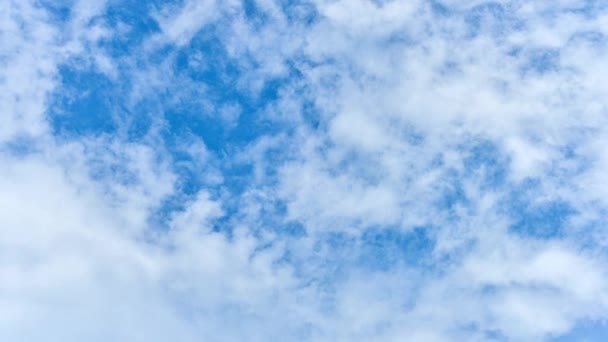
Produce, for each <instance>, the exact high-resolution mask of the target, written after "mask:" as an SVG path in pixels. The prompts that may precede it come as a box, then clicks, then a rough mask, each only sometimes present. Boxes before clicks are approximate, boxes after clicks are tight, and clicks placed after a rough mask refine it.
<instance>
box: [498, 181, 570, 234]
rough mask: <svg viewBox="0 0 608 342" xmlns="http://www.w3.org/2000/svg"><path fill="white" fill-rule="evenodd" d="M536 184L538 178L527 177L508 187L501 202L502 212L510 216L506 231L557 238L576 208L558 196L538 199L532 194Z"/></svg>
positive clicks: (537, 183)
mask: <svg viewBox="0 0 608 342" xmlns="http://www.w3.org/2000/svg"><path fill="white" fill-rule="evenodd" d="M538 186H539V181H538V180H528V181H526V182H524V183H522V184H521V185H519V186H516V187H513V188H512V190H511V192H510V196H509V197H508V198H507V200H506V202H505V211H506V213H507V214H508V215H509V217H511V218H512V219H513V223H512V225H511V227H510V230H511V232H513V233H515V234H519V235H522V236H526V237H533V238H538V239H550V238H559V237H560V236H563V234H564V233H565V229H566V227H567V224H568V220H569V219H570V218H571V217H573V215H575V214H576V209H575V208H573V207H572V205H571V204H569V203H568V202H566V201H564V200H560V199H550V200H539V199H538V198H537V197H536V196H535V195H534V194H535V193H536V191H537V190H538Z"/></svg>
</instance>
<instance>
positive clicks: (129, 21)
mask: <svg viewBox="0 0 608 342" xmlns="http://www.w3.org/2000/svg"><path fill="white" fill-rule="evenodd" d="M167 3H168V2H167V1H161V0H155V1H137V0H127V1H115V2H111V3H110V4H109V5H108V7H107V9H106V12H105V15H104V17H103V20H104V21H105V23H107V25H109V26H110V27H115V28H119V31H118V33H117V34H114V35H112V36H111V37H110V38H109V39H102V40H101V42H100V43H99V44H100V47H101V48H103V49H104V51H105V52H106V53H108V55H109V56H111V57H113V58H117V57H123V56H128V57H129V58H133V57H134V50H136V49H138V48H139V47H140V45H141V43H142V42H143V41H144V40H145V39H146V38H147V37H149V36H150V35H152V34H155V33H158V32H160V28H159V26H158V23H157V22H156V20H154V18H153V17H152V15H151V14H152V11H155V10H158V9H159V8H160V6H161V5H166V4H167ZM169 3H170V2H169ZM136 54H137V53H136V52H135V55H136Z"/></svg>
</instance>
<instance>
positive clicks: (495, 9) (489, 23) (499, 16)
mask: <svg viewBox="0 0 608 342" xmlns="http://www.w3.org/2000/svg"><path fill="white" fill-rule="evenodd" d="M464 21H465V23H466V24H467V31H468V32H467V37H468V38H471V39H472V38H475V37H477V36H478V35H480V34H488V33H490V34H492V36H494V37H495V38H500V37H502V36H503V35H504V34H505V33H506V32H509V31H513V30H518V29H521V28H522V27H523V25H524V23H523V21H522V20H521V19H519V18H518V17H516V16H515V15H514V13H512V12H511V10H510V9H509V8H507V7H505V5H502V4H500V3H498V2H486V3H482V4H480V5H477V6H474V7H473V8H471V9H470V10H468V11H467V12H466V13H464Z"/></svg>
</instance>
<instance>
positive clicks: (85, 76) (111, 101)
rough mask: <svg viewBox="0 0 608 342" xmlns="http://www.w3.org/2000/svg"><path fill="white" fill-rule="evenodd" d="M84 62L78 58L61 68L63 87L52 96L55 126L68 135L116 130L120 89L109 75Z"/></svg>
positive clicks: (53, 126)
mask: <svg viewBox="0 0 608 342" xmlns="http://www.w3.org/2000/svg"><path fill="white" fill-rule="evenodd" d="M80 63H82V64H86V63H85V62H84V61H80V60H74V61H71V62H70V63H69V64H68V65H64V66H61V67H60V68H59V77H60V80H61V87H60V88H59V89H58V90H57V91H56V92H55V94H54V95H53V96H52V97H51V101H50V102H51V105H50V109H49V119H50V123H51V127H52V128H53V130H54V131H55V132H56V134H59V135H66V136H74V135H77V136H80V135H99V134H102V133H112V132H114V131H115V130H116V129H117V125H116V122H115V120H114V116H113V113H114V112H115V109H116V105H117V103H119V102H118V101H119V99H120V96H117V95H118V94H120V91H119V89H118V87H117V85H116V84H114V83H113V82H112V81H111V80H110V79H109V78H107V77H106V76H105V75H103V74H101V73H98V72H96V71H94V70H92V69H90V68H87V67H86V66H77V65H80Z"/></svg>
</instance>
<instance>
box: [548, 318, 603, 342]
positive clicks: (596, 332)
mask: <svg viewBox="0 0 608 342" xmlns="http://www.w3.org/2000/svg"><path fill="white" fill-rule="evenodd" d="M607 336H608V324H606V322H602V321H589V320H585V321H582V322H579V323H578V324H577V325H576V326H575V327H574V329H572V330H571V331H570V332H568V333H567V334H565V335H563V336H559V337H554V338H552V339H550V340H549V341H550V342H603V341H606V337H607Z"/></svg>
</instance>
